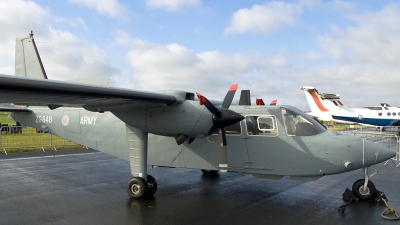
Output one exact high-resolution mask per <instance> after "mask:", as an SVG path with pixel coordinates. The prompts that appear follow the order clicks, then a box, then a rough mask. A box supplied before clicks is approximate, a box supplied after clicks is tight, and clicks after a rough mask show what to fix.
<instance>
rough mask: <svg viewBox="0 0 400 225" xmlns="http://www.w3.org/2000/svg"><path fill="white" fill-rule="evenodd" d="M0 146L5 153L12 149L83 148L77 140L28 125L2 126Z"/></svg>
mask: <svg viewBox="0 0 400 225" xmlns="http://www.w3.org/2000/svg"><path fill="white" fill-rule="evenodd" d="M0 131H1V132H0V148H1V149H2V151H3V153H4V154H7V150H11V151H19V152H20V151H25V152H28V151H37V150H40V151H45V149H46V150H53V151H57V148H63V149H69V148H82V147H83V146H82V145H79V144H77V143H75V142H72V141H68V140H66V139H63V138H60V137H58V136H56V135H54V134H52V133H43V132H41V131H40V132H39V131H37V130H36V129H35V128H32V127H26V126H4V125H3V126H2V127H1V129H0Z"/></svg>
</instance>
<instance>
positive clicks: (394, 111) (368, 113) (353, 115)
mask: <svg viewBox="0 0 400 225" xmlns="http://www.w3.org/2000/svg"><path fill="white" fill-rule="evenodd" d="M301 90H303V91H304V93H305V94H306V98H307V101H308V104H309V106H310V109H311V113H308V114H309V115H311V116H313V117H316V118H318V119H320V120H324V121H334V122H337V123H344V124H360V125H366V126H380V127H384V126H400V108H398V107H390V106H389V105H388V104H386V103H381V107H365V108H350V107H348V106H346V105H345V104H344V103H343V101H341V100H340V98H339V95H337V94H327V93H318V91H317V90H316V89H315V88H314V87H302V88H301Z"/></svg>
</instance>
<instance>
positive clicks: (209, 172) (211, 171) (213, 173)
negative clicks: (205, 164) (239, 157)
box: [201, 169, 218, 175]
mask: <svg viewBox="0 0 400 225" xmlns="http://www.w3.org/2000/svg"><path fill="white" fill-rule="evenodd" d="M201 172H203V174H205V175H217V174H218V170H204V169H201Z"/></svg>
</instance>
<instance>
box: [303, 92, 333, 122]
mask: <svg viewBox="0 0 400 225" xmlns="http://www.w3.org/2000/svg"><path fill="white" fill-rule="evenodd" d="M301 90H303V91H304V93H305V95H306V98H307V102H308V105H309V106H310V109H311V113H309V114H310V115H311V116H314V117H317V118H318V119H320V120H325V121H330V120H332V116H331V114H330V112H329V110H328V109H327V108H325V106H324V105H323V104H322V99H321V97H320V96H319V94H318V91H317V90H316V89H315V88H313V87H302V88H301Z"/></svg>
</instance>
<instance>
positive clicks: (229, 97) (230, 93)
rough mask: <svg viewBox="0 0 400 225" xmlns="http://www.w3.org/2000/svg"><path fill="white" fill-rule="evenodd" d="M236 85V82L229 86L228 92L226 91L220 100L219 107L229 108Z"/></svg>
mask: <svg viewBox="0 0 400 225" xmlns="http://www.w3.org/2000/svg"><path fill="white" fill-rule="evenodd" d="M237 87H238V84H234V85H232V86H231V87H230V88H229V90H228V93H226V95H225V98H224V101H223V102H222V106H221V108H225V109H227V108H229V106H230V105H231V103H232V100H233V97H234V96H235V93H236V90H237Z"/></svg>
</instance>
